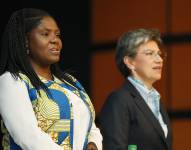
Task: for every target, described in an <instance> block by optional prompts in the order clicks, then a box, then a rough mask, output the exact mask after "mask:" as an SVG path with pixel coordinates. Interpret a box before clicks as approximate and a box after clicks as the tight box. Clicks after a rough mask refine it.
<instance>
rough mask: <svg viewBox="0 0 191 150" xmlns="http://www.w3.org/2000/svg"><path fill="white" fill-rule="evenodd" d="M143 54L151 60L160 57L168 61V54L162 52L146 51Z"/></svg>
mask: <svg viewBox="0 0 191 150" xmlns="http://www.w3.org/2000/svg"><path fill="white" fill-rule="evenodd" d="M142 54H144V55H146V56H147V57H150V58H157V57H160V58H162V59H166V57H167V53H166V52H162V51H158V52H155V51H154V50H146V51H144V52H142Z"/></svg>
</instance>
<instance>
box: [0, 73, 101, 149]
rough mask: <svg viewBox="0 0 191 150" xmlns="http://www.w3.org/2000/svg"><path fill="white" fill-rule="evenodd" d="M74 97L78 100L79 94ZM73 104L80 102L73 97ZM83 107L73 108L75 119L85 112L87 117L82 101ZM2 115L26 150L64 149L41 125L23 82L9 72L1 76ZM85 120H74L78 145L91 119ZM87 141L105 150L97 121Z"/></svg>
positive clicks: (20, 144) (75, 140)
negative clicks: (39, 125)
mask: <svg viewBox="0 0 191 150" xmlns="http://www.w3.org/2000/svg"><path fill="white" fill-rule="evenodd" d="M70 94H71V93H70ZM71 96H73V97H75V95H74V94H71ZM75 99H76V100H77V96H76V98H75ZM72 104H73V105H74V106H75V105H76V104H77V101H75V100H73V101H72ZM80 107H81V108H83V111H82V114H79V113H81V112H80V111H79V110H78V107H76V106H75V107H74V120H75V118H76V119H77V118H81V116H84V114H86V117H84V118H83V117H82V118H83V119H84V120H85V119H88V118H89V115H88V113H87V108H86V107H84V106H83V104H80ZM81 108H80V109H81ZM0 114H1V116H2V119H3V122H4V124H5V126H6V128H7V130H8V131H9V134H10V135H11V137H12V138H13V140H14V142H15V143H16V144H18V145H19V146H20V147H21V148H22V149H23V150H63V149H62V148H61V147H60V146H59V145H58V144H56V143H54V142H53V140H52V139H51V137H50V136H49V135H48V134H46V133H45V132H43V131H42V130H41V129H40V128H39V127H38V123H37V119H36V116H35V114H34V111H33V108H32V104H31V101H30V98H29V95H28V90H27V87H26V85H25V83H24V81H22V80H20V79H18V80H15V79H14V78H13V77H12V75H11V74H10V73H9V72H6V73H4V74H3V75H2V76H0ZM82 122H84V121H82ZM82 122H79V121H75V123H74V124H75V125H74V132H75V134H76V135H75V134H74V135H75V136H74V142H75V143H76V144H79V145H82V144H81V142H79V140H80V141H81V139H80V138H79V137H78V136H77V134H79V135H80V136H83V133H82V132H84V131H83V130H82V128H83V129H84V128H87V122H88V121H87V122H86V123H83V126H82ZM88 141H92V142H94V143H95V144H96V145H97V147H98V150H102V136H101V134H100V131H99V129H98V128H96V126H95V124H94V123H93V126H92V129H91V131H90V136H89V140H88ZM80 147H81V146H80ZM74 150H82V148H78V146H76V147H75V146H74Z"/></svg>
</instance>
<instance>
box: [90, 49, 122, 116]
mask: <svg viewBox="0 0 191 150" xmlns="http://www.w3.org/2000/svg"><path fill="white" fill-rule="evenodd" d="M114 60H115V59H114V51H110V52H101V53H94V55H93V56H92V65H91V68H92V70H91V81H92V83H91V91H92V92H91V93H92V98H93V103H94V107H95V110H96V112H97V113H99V112H100V109H101V107H102V105H103V103H104V102H105V99H106V97H107V96H108V94H109V93H110V92H111V91H112V90H114V89H115V88H117V87H119V86H120V85H121V83H122V81H123V77H122V75H121V74H120V73H119V71H118V70H117V67H116V65H115V61H114Z"/></svg>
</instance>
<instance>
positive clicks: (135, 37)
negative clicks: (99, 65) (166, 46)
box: [115, 28, 162, 77]
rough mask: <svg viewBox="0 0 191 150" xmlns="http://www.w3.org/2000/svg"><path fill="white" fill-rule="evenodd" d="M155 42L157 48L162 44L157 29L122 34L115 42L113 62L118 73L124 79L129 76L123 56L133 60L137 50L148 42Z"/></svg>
mask: <svg viewBox="0 0 191 150" xmlns="http://www.w3.org/2000/svg"><path fill="white" fill-rule="evenodd" d="M151 40H153V41H155V42H156V43H157V44H158V45H159V46H160V45H161V44H162V39H161V37H160V32H159V31H158V30H157V29H143V28H139V29H135V30H131V31H128V32H125V33H123V34H122V36H121V37H120V38H119V40H118V42H117V47H116V55H115V60H116V64H117V67H118V69H119V71H120V72H121V73H122V75H123V76H124V77H127V76H129V75H130V74H131V70H130V69H129V68H128V67H127V66H126V65H125V64H124V62H123V58H124V57H125V56H128V57H131V58H134V57H135V56H136V54H137V48H138V47H139V46H140V45H141V44H143V43H146V42H148V41H151Z"/></svg>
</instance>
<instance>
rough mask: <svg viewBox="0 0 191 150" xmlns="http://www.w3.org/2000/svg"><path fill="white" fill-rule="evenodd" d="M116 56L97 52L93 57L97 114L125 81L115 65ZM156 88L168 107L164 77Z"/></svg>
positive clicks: (92, 85) (92, 73)
mask: <svg viewBox="0 0 191 150" xmlns="http://www.w3.org/2000/svg"><path fill="white" fill-rule="evenodd" d="M114 55H115V54H114V51H109V52H97V53H94V54H93V55H92V65H91V69H92V70H91V91H92V92H91V93H92V98H93V99H92V100H93V103H94V106H95V110H96V112H97V113H99V112H100V109H101V108H102V105H103V103H104V102H105V99H106V97H107V96H108V94H109V93H111V91H112V90H114V89H116V88H118V87H119V86H120V85H121V84H122V82H123V81H124V79H123V77H122V75H121V74H120V73H119V71H118V69H117V67H116V65H115V61H114V60H115V59H114ZM164 71H165V70H164ZM155 87H156V88H157V90H158V91H159V92H160V93H161V95H162V100H163V103H164V105H165V106H166V107H168V101H167V100H168V99H167V97H166V91H167V89H166V81H165V76H164V75H163V78H162V80H161V81H159V82H157V83H156V85H155Z"/></svg>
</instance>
